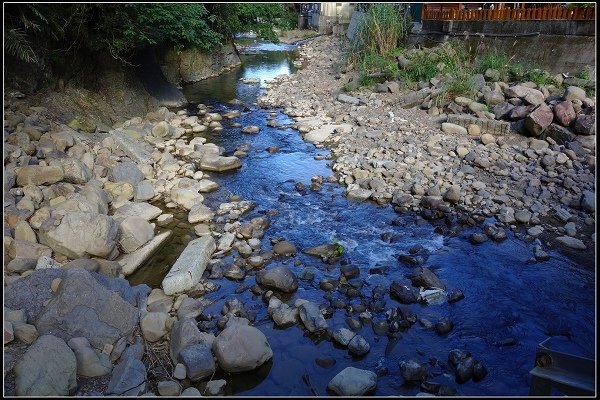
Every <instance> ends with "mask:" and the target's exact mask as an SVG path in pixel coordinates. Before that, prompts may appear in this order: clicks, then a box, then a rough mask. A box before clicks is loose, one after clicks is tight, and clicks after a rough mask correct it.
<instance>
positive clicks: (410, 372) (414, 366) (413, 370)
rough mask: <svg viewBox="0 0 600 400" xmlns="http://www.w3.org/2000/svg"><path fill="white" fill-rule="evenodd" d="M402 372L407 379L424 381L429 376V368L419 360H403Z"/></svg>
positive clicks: (401, 363) (401, 364)
mask: <svg viewBox="0 0 600 400" xmlns="http://www.w3.org/2000/svg"><path fill="white" fill-rule="evenodd" d="M399 365H400V373H401V374H402V378H404V380H405V381H422V380H424V379H425V378H427V369H426V368H425V367H424V366H423V365H421V364H419V363H418V362H417V361H414V360H408V361H401V362H400V363H399Z"/></svg>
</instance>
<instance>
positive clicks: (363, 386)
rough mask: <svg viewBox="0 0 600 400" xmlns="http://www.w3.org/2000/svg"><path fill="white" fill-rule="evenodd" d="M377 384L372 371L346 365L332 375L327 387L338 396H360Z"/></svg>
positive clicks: (375, 376) (375, 375)
mask: <svg viewBox="0 0 600 400" xmlns="http://www.w3.org/2000/svg"><path fill="white" fill-rule="evenodd" d="M376 386H377V374H375V372H372V371H367V370H364V369H358V368H354V367H346V368H345V369H343V370H342V371H341V372H339V373H338V374H337V375H336V376H334V377H333V379H332V380H331V381H329V384H327V389H329V390H331V391H332V392H334V393H335V394H337V395H339V396H362V395H365V394H366V393H368V392H370V391H372V390H374V389H375V387H376Z"/></svg>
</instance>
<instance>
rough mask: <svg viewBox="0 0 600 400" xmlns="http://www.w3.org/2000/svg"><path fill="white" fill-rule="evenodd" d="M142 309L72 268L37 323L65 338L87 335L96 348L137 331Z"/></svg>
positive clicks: (83, 271)
mask: <svg viewBox="0 0 600 400" xmlns="http://www.w3.org/2000/svg"><path fill="white" fill-rule="evenodd" d="M137 322H138V310H137V308H136V307H134V306H132V305H131V304H130V303H128V302H127V301H125V300H124V299H123V298H122V297H121V296H120V295H119V294H118V293H116V292H114V291H112V290H108V289H107V288H106V287H104V286H103V285H99V284H98V281H97V280H96V279H94V278H93V277H92V275H91V274H90V273H89V272H88V271H86V270H83V269H78V268H76V269H70V270H67V271H66V272H65V274H64V277H63V279H62V281H61V283H60V285H59V286H58V290H57V291H56V294H55V295H54V297H53V298H52V300H50V302H49V303H48V305H47V306H46V308H45V309H44V311H43V312H42V314H41V315H40V316H39V318H38V319H37V321H36V323H35V325H36V328H37V329H38V331H39V332H40V333H41V334H46V333H49V334H53V335H56V336H58V337H60V338H62V339H64V340H69V339H71V338H72V337H79V336H83V337H86V338H87V339H88V340H89V341H90V343H91V344H92V346H93V347H94V348H96V349H103V348H104V345H106V344H114V343H115V342H116V341H117V340H118V339H119V338H121V337H123V336H128V335H129V334H131V333H132V332H133V330H134V329H135V327H136V326H137Z"/></svg>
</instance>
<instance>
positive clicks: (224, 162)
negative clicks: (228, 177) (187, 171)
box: [199, 155, 242, 172]
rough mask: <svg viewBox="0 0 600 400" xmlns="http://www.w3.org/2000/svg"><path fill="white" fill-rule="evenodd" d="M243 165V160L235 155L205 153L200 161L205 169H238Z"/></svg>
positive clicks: (218, 170) (202, 168)
mask: <svg viewBox="0 0 600 400" xmlns="http://www.w3.org/2000/svg"><path fill="white" fill-rule="evenodd" d="M241 166H242V162H241V161H240V159H239V158H237V157H235V156H231V157H224V156H216V155H205V156H204V157H202V160H201V161H200V165H199V168H200V169H201V170H203V171H216V172H223V171H229V170H232V169H237V168H240V167H241Z"/></svg>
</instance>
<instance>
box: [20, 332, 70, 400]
mask: <svg viewBox="0 0 600 400" xmlns="http://www.w3.org/2000/svg"><path fill="white" fill-rule="evenodd" d="M14 371H15V385H16V393H17V396H36V397H37V396H68V395H70V394H72V393H73V392H74V391H75V389H77V360H76V358H75V354H73V351H71V349H70V348H69V346H67V344H66V343H65V341H64V340H62V339H60V338H58V337H56V336H52V335H43V336H40V337H39V338H38V339H37V340H36V341H35V343H33V344H32V345H31V346H30V347H29V348H28V349H27V352H25V354H24V355H23V358H22V359H21V360H19V362H17V364H16V365H15V368H14Z"/></svg>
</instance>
